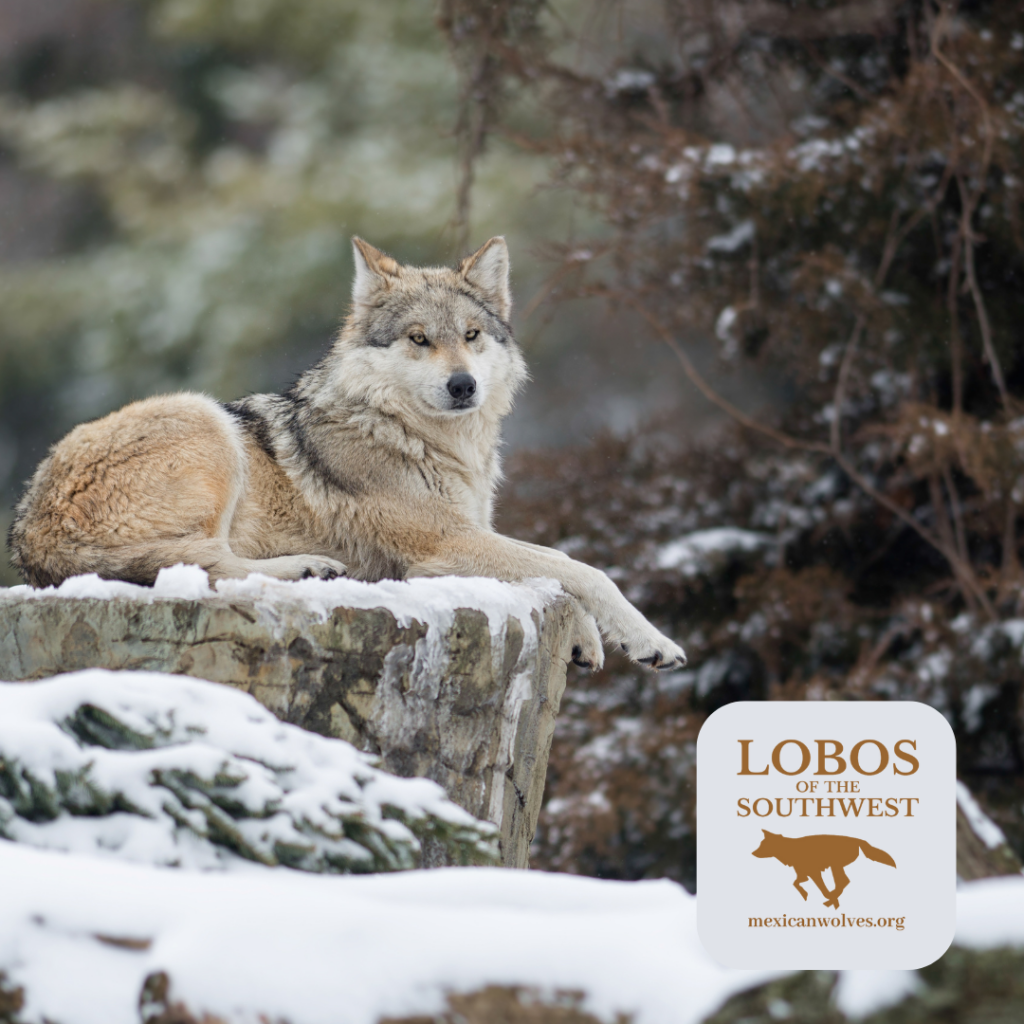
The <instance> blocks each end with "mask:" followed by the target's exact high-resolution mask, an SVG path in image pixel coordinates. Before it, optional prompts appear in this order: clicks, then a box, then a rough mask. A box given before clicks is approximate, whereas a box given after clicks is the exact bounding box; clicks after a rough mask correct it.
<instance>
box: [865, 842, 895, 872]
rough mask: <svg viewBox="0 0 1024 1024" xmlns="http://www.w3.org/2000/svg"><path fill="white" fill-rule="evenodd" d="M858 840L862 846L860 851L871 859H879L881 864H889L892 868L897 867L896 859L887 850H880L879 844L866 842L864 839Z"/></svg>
mask: <svg viewBox="0 0 1024 1024" xmlns="http://www.w3.org/2000/svg"><path fill="white" fill-rule="evenodd" d="M857 842H858V844H859V846H860V852H861V853H863V854H864V856H865V857H867V858H868V859H869V860H877V861H878V863H879V864H888V865H889V867H891V868H894V867H896V861H894V860H893V859H892V857H890V856H889V854H887V853H886V852H885V850H879V849H878V847H877V846H872V845H871V844H870V843H865V842H864V840H863V839H858V840H857Z"/></svg>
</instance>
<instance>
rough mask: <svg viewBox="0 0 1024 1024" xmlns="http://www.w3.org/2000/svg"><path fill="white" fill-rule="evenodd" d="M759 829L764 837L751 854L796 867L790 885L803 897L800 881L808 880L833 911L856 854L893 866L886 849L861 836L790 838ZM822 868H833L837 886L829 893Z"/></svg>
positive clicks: (893, 862)
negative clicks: (860, 837)
mask: <svg viewBox="0 0 1024 1024" xmlns="http://www.w3.org/2000/svg"><path fill="white" fill-rule="evenodd" d="M761 831H762V832H764V839H762V840H761V845H760V846H759V847H758V848H757V849H756V850H754V851H753V853H754V856H755V857H774V858H775V859H776V860H780V861H782V863H783V864H788V865H789V867H791V868H795V869H796V881H795V882H794V883H793V887H794V888H795V889H796V891H797V892H798V893H800V895H801V896H803V898H804V899H805V900H806V899H807V891H806V890H805V889H804V888H803V886H801V884H800V883H801V882H806V881H807V880H808V879H810V880H811V881H812V882H814V884H815V885H816V886H817V887H818V888H819V889H820V890H821V895H822V896H824V897H825V906H826V907H835V908H836V910H838V909H839V897H840V896H841V895H842V893H843V890H844V889H845V888H846V887H847V886H848V885H849V884H850V879H849V878H848V877H847V875H846V872H845V871H844V870H843V868H845V867H846V865H847V864H852V863H853V862H854V861H855V860H856V859H857V856H858V855H859V854H861V853H863V854H864V856H865V857H867V858H868V859H869V860H874V861H878V863H879V864H888V865H889V867H892V868H894V867H896V861H894V860H893V859H892V857H890V856H889V854H887V853H886V852H885V850H879V849H878V848H877V847H874V846H872V845H871V844H870V843H866V842H864V840H863V839H855V838H854V837H853V836H802V837H800V838H796V839H790V838H789V837H787V836H780V835H778V834H777V833H775V832H769V831H768V829H766V828H765V829H762V830H761ZM825 868H829V869H831V871H832V880H833V882H835V886H836V887H835V889H833V890H832V892H829V891H828V889H826V888H825V883H824V882H823V881H822V880H821V873H822V871H824V870H825Z"/></svg>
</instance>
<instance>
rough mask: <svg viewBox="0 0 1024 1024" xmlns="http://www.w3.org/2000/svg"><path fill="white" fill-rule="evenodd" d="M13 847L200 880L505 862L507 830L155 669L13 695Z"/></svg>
mask: <svg viewBox="0 0 1024 1024" xmlns="http://www.w3.org/2000/svg"><path fill="white" fill-rule="evenodd" d="M0 836H2V837H4V838H5V839H10V840H14V841H15V842H21V843H27V844H29V845H32V846H38V847H46V848H50V849H58V850H68V851H75V852H90V853H94V854H98V855H104V856H112V857H118V858H122V859H125V860H133V861H143V862H147V863H151V864H163V865H177V866H182V867H192V868H228V867H239V866H242V865H243V864H244V863H245V862H250V863H255V864H264V865H285V866H287V867H292V868H298V869H300V870H303V871H318V872H340V873H349V872H371V871H397V870H403V869H407V868H415V867H418V866H419V865H420V864H421V862H422V854H423V846H424V843H425V842H428V841H429V842H431V843H433V844H439V846H440V848H441V850H443V852H444V855H445V859H446V860H448V861H450V862H453V863H456V864H478V863H493V862H495V861H496V860H497V830H496V829H495V828H494V826H493V825H491V824H490V823H488V822H481V821H478V820H477V819H475V818H473V817H472V816H471V815H469V814H468V813H466V812H465V811H464V810H462V809H461V808H460V807H458V806H456V805H455V804H454V803H452V802H451V801H450V800H449V799H448V797H447V796H446V795H445V793H444V791H443V790H442V789H441V787H440V786H438V785H437V784H436V783H434V782H431V781H429V780H427V779H402V778H397V777H396V776H393V775H390V774H388V773H387V772H384V771H381V770H380V769H379V768H377V767H375V764H374V759H373V757H372V756H370V755H368V754H364V753H361V752H360V751H358V750H356V748H355V747H353V746H352V745H351V744H348V743H345V742H344V741H343V740H337V739H329V738H325V737H323V736H318V735H315V734H313V733H309V732H306V731H305V730H303V729H300V728H298V727H297V726H293V725H287V724H285V723H282V722H280V721H278V720H277V719H276V718H275V717H274V716H273V715H272V714H271V713H270V712H269V711H267V710H266V709H264V708H263V707H262V706H261V705H260V704H258V703H257V702H256V700H255V699H254V698H252V697H250V696H248V695H247V694H244V693H240V692H238V691H235V690H232V689H230V688H229V687H226V686H222V685H219V684H215V683H207V682H203V681H199V680H193V679H187V678H184V677H181V676H172V675H164V674H160V673H152V672H119V673H118V672H107V671H103V670H98V669H94V670H89V671H86V672H76V673H70V674H68V675H63V676H57V677H55V678H53V679H49V680H46V681H44V682H39V683H2V684H0Z"/></svg>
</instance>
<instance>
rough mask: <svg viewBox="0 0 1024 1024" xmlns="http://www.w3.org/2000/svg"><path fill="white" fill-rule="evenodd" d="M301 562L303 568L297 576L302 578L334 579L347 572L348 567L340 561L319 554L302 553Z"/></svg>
mask: <svg viewBox="0 0 1024 1024" xmlns="http://www.w3.org/2000/svg"><path fill="white" fill-rule="evenodd" d="M302 562H303V569H302V573H301V575H300V577H299V578H300V579H304V580H308V579H318V580H334V579H337V578H338V577H339V576H345V575H347V573H348V569H347V568H346V567H345V566H344V565H342V564H341V562H338V561H335V560H334V559H333V558H324V557H323V556H321V555H303V556H302Z"/></svg>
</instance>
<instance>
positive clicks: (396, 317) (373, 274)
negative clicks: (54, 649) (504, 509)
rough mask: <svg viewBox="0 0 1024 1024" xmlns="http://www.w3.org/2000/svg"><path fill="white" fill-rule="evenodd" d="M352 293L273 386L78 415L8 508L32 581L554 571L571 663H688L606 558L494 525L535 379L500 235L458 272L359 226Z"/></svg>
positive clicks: (16, 555) (20, 562) (21, 565)
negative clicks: (340, 317) (185, 574)
mask: <svg viewBox="0 0 1024 1024" xmlns="http://www.w3.org/2000/svg"><path fill="white" fill-rule="evenodd" d="M353 255H354V259H355V276H354V281H353V285H352V299H351V305H350V309H349V312H348V315H347V316H346V318H345V320H344V323H343V325H342V327H341V329H340V330H339V332H338V334H337V337H336V338H335V339H334V341H333V343H332V345H331V347H330V349H329V351H328V353H327V355H326V356H325V357H324V358H323V359H322V360H321V361H320V362H319V363H317V364H316V365H315V366H313V367H312V368H311V369H310V370H308V371H307V372H306V373H304V374H303V375H302V376H301V377H300V378H299V379H298V381H297V382H296V383H295V384H294V385H293V386H292V387H291V388H289V389H288V390H286V391H284V393H282V394H261V395H251V396H249V397H248V398H243V399H241V400H239V401H235V402H230V403H228V404H224V405H222V404H219V403H218V402H216V401H214V400H213V399H212V398H209V397H207V396H206V395H202V394H195V393H187V392H185V393H179V394H172V395H163V396H160V397H154V398H147V399H144V400H142V401H138V402H133V403H132V404H130V405H128V406H125V407H124V408H122V409H120V410H119V411H117V412H113V413H111V414H110V415H108V416H106V417H104V418H102V419H99V420H96V421H93V422H91V423H84V424H81V425H80V426H78V427H75V429H74V430H72V431H71V432H70V433H69V434H68V435H67V436H66V437H64V438H63V439H62V440H60V441H58V442H57V443H56V444H55V445H54V446H53V447H52V448H51V450H50V452H49V454H48V455H47V457H46V458H45V459H44V460H43V461H42V463H41V464H40V465H39V467H38V469H37V470H36V472H35V474H34V476H33V477H32V479H31V481H30V482H29V484H28V487H27V490H26V491H25V494H24V496H23V497H22V498H21V500H20V501H19V502H18V504H17V506H16V510H15V520H14V524H13V526H12V528H11V531H10V537H9V542H10V547H11V551H12V553H13V561H14V564H15V566H16V567H17V568H18V569H19V570H20V572H21V574H22V575H23V577H24V579H25V580H26V581H27V582H28V583H30V584H31V585H33V586H35V587H44V586H49V585H55V584H59V583H60V582H61V581H62V580H64V579H67V578H68V577H69V576H73V575H77V574H81V573H97V574H98V575H99V576H101V577H103V578H105V579H120V580H129V581H133V582H136V583H142V584H152V583H153V581H154V580H155V578H156V575H157V573H158V572H159V570H160V569H161V568H162V567H164V566H170V565H174V564H176V563H179V562H184V563H194V564H197V565H199V566H201V567H202V568H203V569H205V570H206V572H207V573H208V574H209V576H210V578H211V579H212V580H216V579H222V578H225V577H244V576H247V575H248V574H249V573H264V574H266V575H268V576H273V577H277V578H279V579H299V578H303V577H309V576H315V577H320V578H322V579H330V578H332V577H335V576H341V575H345V574H347V575H349V576H351V577H353V578H355V579H360V580H370V581H375V580H379V579H384V578H389V579H406V578H410V577H415V576H441V575H456V576H487V577H493V578H495V579H500V580H508V581H516V580H523V579H527V578H531V577H541V576H543V577H551V578H554V579H555V580H557V581H558V582H559V583H560V584H561V586H562V588H563V589H564V590H565V592H566V593H567V594H569V595H570V596H571V597H573V598H575V602H576V612H575V616H576V622H575V626H574V630H573V632H574V636H573V644H572V658H573V660H574V661H575V662H576V663H577V664H580V665H583V666H585V667H591V668H596V667H600V666H601V665H602V664H603V663H604V652H603V647H602V641H601V634H602V633H603V634H604V637H605V638H606V639H607V640H608V642H610V643H613V644H618V645H619V646H620V647H621V648H622V649H623V650H625V651H626V652H627V653H628V655H629V657H630V658H632V659H633V660H634V661H636V662H638V663H640V664H642V665H646V666H649V667H652V668H656V669H668V668H674V667H678V666H682V665H684V664H685V662H686V656H685V654H684V653H683V650H682V648H681V647H679V646H678V645H677V644H676V643H674V642H673V641H672V640H670V639H669V638H668V637H666V636H664V635H662V633H660V632H659V631H658V630H657V629H655V628H654V627H653V626H652V625H651V624H650V623H649V622H648V621H647V620H646V619H645V618H644V616H643V615H641V614H640V612H639V611H637V609H636V608H634V607H633V606H632V605H631V604H630V603H629V602H628V601H627V600H626V599H625V598H624V597H623V596H622V594H621V593H620V592H619V590H618V588H617V587H616V585H615V584H614V582H613V581H612V580H611V579H610V578H609V577H608V576H607V575H605V573H603V572H601V571H600V570H598V569H594V568H592V567H590V566H588V565H585V564H583V563H581V562H578V561H575V560H573V559H571V558H569V557H568V556H567V555H565V554H563V553H561V552H559V551H556V550H553V549H550V548H545V547H541V546H539V545H535V544H528V543H525V542H523V541H519V540H514V539H512V538H510V537H505V536H502V535H501V534H499V533H497V532H496V531H495V530H494V528H493V518H494V501H495V490H496V488H497V485H498V483H499V482H500V480H501V465H500V452H499V448H500V426H501V421H502V419H503V417H504V416H506V415H507V414H508V412H509V411H510V410H511V408H512V403H513V399H514V397H515V395H516V393H517V392H518V391H519V389H520V388H521V387H522V386H523V384H524V382H525V381H526V378H527V371H526V365H525V362H524V360H523V356H522V353H521V352H520V350H519V347H518V346H517V344H516V342H515V339H514V338H513V335H512V330H511V327H510V326H509V319H510V315H511V309H512V298H511V291H510V284H509V255H508V247H507V246H506V243H505V240H504V238H502V237H500V236H499V237H495V238H492V239H490V240H489V241H488V242H486V243H485V244H484V245H483V246H481V248H480V249H478V250H477V251H476V252H474V253H473V254H472V255H470V256H468V257H466V258H465V259H463V260H462V261H461V262H460V263H459V264H458V266H457V267H455V268H451V267H413V266H408V265H402V264H400V263H398V262H397V261H396V260H395V259H393V258H392V257H390V256H388V255H386V254H385V253H383V252H382V251H380V250H379V249H376V248H375V247H374V246H372V245H370V244H369V243H367V242H365V241H363V240H362V239H360V238H355V239H353Z"/></svg>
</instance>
